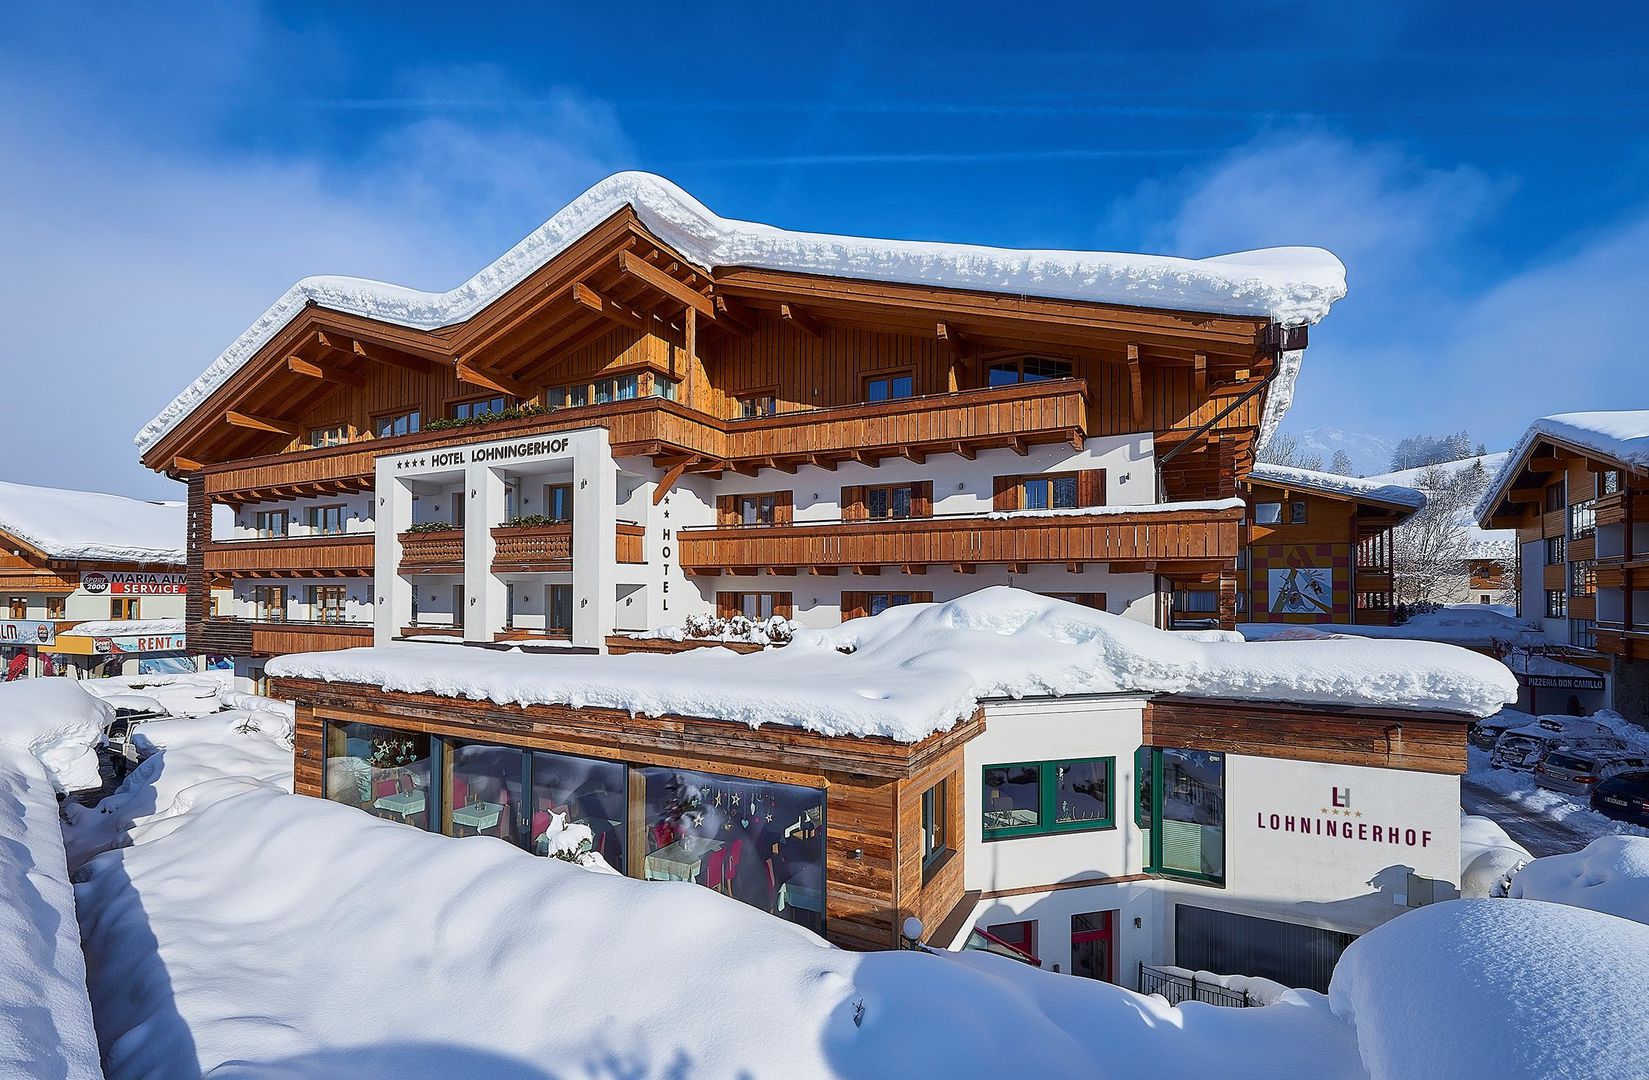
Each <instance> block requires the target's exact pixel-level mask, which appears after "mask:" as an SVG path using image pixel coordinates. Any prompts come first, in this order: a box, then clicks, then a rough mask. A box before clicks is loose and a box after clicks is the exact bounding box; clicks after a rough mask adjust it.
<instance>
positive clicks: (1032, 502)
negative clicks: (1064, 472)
mask: <svg viewBox="0 0 1649 1080" xmlns="http://www.w3.org/2000/svg"><path fill="white" fill-rule="evenodd" d="M1019 488H1020V497H1019V506H1020V508H1021V509H1023V510H1074V509H1075V508H1076V503H1077V483H1076V477H1075V476H1027V477H1026V478H1025V479H1023V480H1021V481H1020V482H1019Z"/></svg>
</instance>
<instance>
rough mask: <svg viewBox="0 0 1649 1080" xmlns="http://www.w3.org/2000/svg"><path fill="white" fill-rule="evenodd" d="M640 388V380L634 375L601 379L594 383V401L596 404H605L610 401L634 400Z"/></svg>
mask: <svg viewBox="0 0 1649 1080" xmlns="http://www.w3.org/2000/svg"><path fill="white" fill-rule="evenodd" d="M640 389H641V380H640V379H639V378H638V377H637V376H635V375H620V376H619V377H618V378H616V379H601V380H599V381H598V382H597V383H596V384H595V402H596V404H597V405H605V404H606V403H608V402H610V401H634V400H635V399H636V397H637V396H638V394H639V392H640Z"/></svg>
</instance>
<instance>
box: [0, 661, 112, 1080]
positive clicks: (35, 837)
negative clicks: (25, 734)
mask: <svg viewBox="0 0 1649 1080" xmlns="http://www.w3.org/2000/svg"><path fill="white" fill-rule="evenodd" d="M43 681H44V680H43ZM50 681H52V682H56V681H58V680H50ZM6 689H9V687H3V688H0V695H4V691H5V690H6ZM81 697H86V695H84V694H81ZM87 700H88V701H89V700H91V699H90V698H87ZM9 701H10V698H9V697H7V696H0V715H5V714H6V712H7V710H8V709H9V708H10V706H9V705H8V704H6V703H7V702H9ZM11 719H13V718H12V717H11V716H9V715H7V716H6V722H7V726H10V723H9V722H10V721H11ZM78 929H79V928H78V924H77V923H76V922H75V908H74V890H73V888H72V887H71V886H70V884H69V872H68V868H67V866H66V859H65V855H64V851H63V834H62V832H61V831H60V830H59V829H58V827H57V798H56V796H55V795H54V794H53V792H52V780H51V778H50V777H49V776H48V775H47V773H46V770H45V767H44V766H43V765H42V764H41V762H40V761H39V760H38V759H36V758H35V757H34V756H33V755H32V754H29V753H20V752H18V751H17V750H16V749H15V748H14V747H10V746H3V745H0V1076H8V1077H37V1078H45V1077H51V1078H54V1080H94V1078H96V1077H100V1076H102V1075H103V1074H102V1072H101V1071H100V1069H99V1066H98V1054H97V1035H96V1033H95V1032H94V1031H93V1029H92V1008H91V1002H90V1001H89V1000H87V996H86V964H85V960H84V959H83V957H82V956H81V952H80V935H79V933H78Z"/></svg>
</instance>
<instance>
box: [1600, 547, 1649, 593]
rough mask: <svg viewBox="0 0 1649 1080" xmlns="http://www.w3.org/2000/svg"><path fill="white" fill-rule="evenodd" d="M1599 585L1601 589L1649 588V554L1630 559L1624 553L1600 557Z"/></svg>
mask: <svg viewBox="0 0 1649 1080" xmlns="http://www.w3.org/2000/svg"><path fill="white" fill-rule="evenodd" d="M1597 587H1598V588H1600V589H1625V588H1628V587H1630V588H1631V589H1633V590H1634V591H1635V590H1637V589H1649V556H1644V555H1639V556H1637V557H1636V558H1632V559H1628V558H1626V557H1625V556H1623V555H1617V556H1615V557H1614V558H1609V559H1599V560H1598V564H1597Z"/></svg>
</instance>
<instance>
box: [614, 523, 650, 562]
mask: <svg viewBox="0 0 1649 1080" xmlns="http://www.w3.org/2000/svg"><path fill="white" fill-rule="evenodd" d="M645 535H646V532H645V530H644V529H642V527H641V526H640V525H637V524H636V523H635V522H633V521H621V522H619V523H618V536H617V541H618V561H619V562H621V563H644V562H646V561H647V556H646V554H645V545H644V543H643V540H644V537H645Z"/></svg>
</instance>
